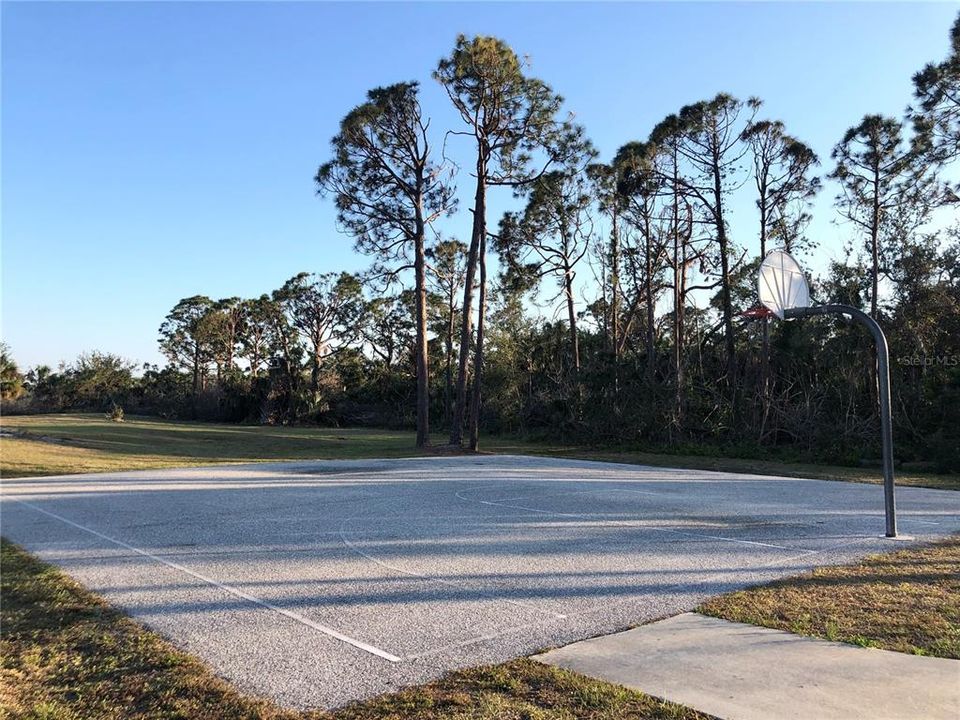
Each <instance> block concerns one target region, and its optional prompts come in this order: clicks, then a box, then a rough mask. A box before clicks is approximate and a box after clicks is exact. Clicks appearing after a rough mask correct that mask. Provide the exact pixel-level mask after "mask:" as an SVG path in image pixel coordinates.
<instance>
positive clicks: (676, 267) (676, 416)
mask: <svg viewBox="0 0 960 720" xmlns="http://www.w3.org/2000/svg"><path fill="white" fill-rule="evenodd" d="M679 182H680V174H679V170H678V166H677V153H676V149H674V152H673V405H674V407H673V421H674V423H675V424H676V425H677V427H679V426H680V425H681V423H682V418H683V364H682V358H683V303H684V302H685V300H686V297H685V295H686V293H685V292H684V286H685V284H686V274H687V252H686V241H685V240H684V241H681V240H680V192H679V187H680V186H679Z"/></svg>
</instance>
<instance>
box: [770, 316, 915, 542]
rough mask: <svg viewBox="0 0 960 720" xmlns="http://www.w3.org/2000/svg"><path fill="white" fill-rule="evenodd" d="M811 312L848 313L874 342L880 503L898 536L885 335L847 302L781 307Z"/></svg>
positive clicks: (891, 532)
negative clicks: (879, 447)
mask: <svg viewBox="0 0 960 720" xmlns="http://www.w3.org/2000/svg"><path fill="white" fill-rule="evenodd" d="M814 315H849V316H850V317H852V318H853V319H854V320H856V321H857V322H859V323H860V324H861V325H864V326H866V328H867V329H868V330H869V331H870V334H871V335H873V340H874V342H875V343H876V345H877V385H878V390H879V393H878V394H879V397H880V440H881V445H882V447H883V503H884V509H885V510H886V516H887V537H891V538H892V537H896V536H897V507H896V500H895V498H894V493H893V421H892V419H891V416H890V351H889V350H888V348H887V338H886V336H885V335H884V334H883V330H882V329H881V328H880V326H879V325H878V324H877V321H876V320H874V319H873V318H872V317H870V316H869V315H867V314H866V313H865V312H863V311H862V310H858V309H857V308H855V307H851V306H849V305H817V306H816V307H805V308H789V309H787V310H784V312H783V317H784V319H787V320H790V319H793V318H802V317H812V316H814Z"/></svg>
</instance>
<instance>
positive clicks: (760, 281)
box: [757, 250, 810, 320]
mask: <svg viewBox="0 0 960 720" xmlns="http://www.w3.org/2000/svg"><path fill="white" fill-rule="evenodd" d="M757 296H758V297H759V298H760V304H761V305H763V306H764V307H766V308H768V309H769V310H770V312H772V313H773V314H774V315H776V316H777V317H778V318H780V319H781V320H783V316H784V313H785V312H786V311H787V310H792V309H793V308H804V307H809V305H810V288H809V287H808V285H807V276H806V275H805V274H804V272H803V270H802V269H801V268H800V264H799V263H798V262H797V261H796V260H794V259H793V258H792V257H791V256H790V255H788V254H787V253H785V252H784V251H783V250H771V251H770V252H768V253H767V256H766V257H765V258H764V259H763V262H762V263H760V272H759V273H758V275H757Z"/></svg>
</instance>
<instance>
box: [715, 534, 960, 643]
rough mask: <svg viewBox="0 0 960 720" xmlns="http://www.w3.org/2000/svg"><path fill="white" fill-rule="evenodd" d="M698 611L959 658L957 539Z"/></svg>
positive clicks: (817, 573) (734, 596)
mask: <svg viewBox="0 0 960 720" xmlns="http://www.w3.org/2000/svg"><path fill="white" fill-rule="evenodd" d="M698 611H699V612H701V613H704V614H706V615H712V616H714V617H719V618H724V619H726V620H733V621H735V622H742V623H749V624H751V625H761V626H763V627H769V628H775V629H778V630H786V631H788V632H792V633H796V634H798V635H807V636H811V637H819V638H824V639H826V640H835V641H839V642H846V643H853V644H855V645H861V646H864V647H875V648H882V649H884V650H896V651H899V652H906V653H913V654H915V655H932V656H935V657H944V658H954V659H960V535H954V536H952V537H950V538H949V539H946V540H943V541H941V542H937V543H932V544H930V545H924V546H918V547H912V548H908V549H906V550H900V551H897V552H891V553H884V554H882V555H873V556H870V557H867V558H865V559H864V560H862V561H861V562H859V563H856V564H852V565H843V566H837V567H825V568H818V569H816V570H814V571H813V572H811V573H807V574H805V575H800V576H797V577H794V578H788V579H785V580H780V581H777V582H774V583H771V584H769V585H763V586H759V587H754V588H749V589H747V590H742V591H739V592H734V593H730V594H728V595H722V596H720V597H718V598H714V599H712V600H709V601H707V602H706V603H704V604H703V605H701V606H700V607H699V608H698Z"/></svg>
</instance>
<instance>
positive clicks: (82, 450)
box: [0, 414, 960, 490]
mask: <svg viewBox="0 0 960 720" xmlns="http://www.w3.org/2000/svg"><path fill="white" fill-rule="evenodd" d="M0 426H2V427H3V428H5V429H10V430H15V431H17V432H19V433H22V435H20V436H19V437H14V438H10V437H5V438H4V439H3V440H2V443H0V448H2V451H0V474H2V475H3V477H8V478H12V477H29V476H37V475H61V474H72V473H83V472H108V471H112V470H138V469H147V468H158V467H176V466H186V465H199V464H205V463H229V462H253V461H267V460H307V459H334V458H366V457H408V456H413V455H417V454H419V453H418V452H417V451H416V449H415V448H414V446H413V445H414V435H413V433H412V432H408V431H403V430H370V429H357V428H351V429H339V428H314V427H271V426H250V425H218V424H214V423H196V422H174V421H168V420H158V419H154V418H128V419H127V421H126V422H123V423H114V422H110V421H108V420H106V419H105V418H104V417H103V416H102V415H96V414H57V415H28V416H13V417H6V418H3V419H2V421H0ZM41 438H45V439H46V440H47V441H44V440H42V439H41ZM49 440H55V441H56V442H50V441H49ZM434 442H435V444H438V445H439V444H442V443H443V442H445V438H442V437H440V436H436V437H435V439H434ZM482 448H483V449H484V450H485V451H486V452H493V453H517V454H528V455H544V456H549V457H563V458H582V459H585V460H604V461H608V462H623V463H636V464H640V465H654V466H659V467H684V468H691V469H695V470H721V471H726V472H745V473H756V474H758V475H781V476H786V477H809V478H820V479H822V480H843V481H849V482H869V483H880V482H881V477H880V472H879V470H876V469H867V468H849V467H836V466H830V465H817V464H812V463H786V462H778V461H774V460H746V459H736V458H718V457H704V456H699V455H675V454H667V453H650V452H632V451H626V452H615V451H611V450H602V449H596V448H590V447H583V446H563V445H556V444H548V443H534V442H525V441H521V440H516V439H511V438H502V437H486V438H483V442H482ZM897 484H898V485H901V486H911V485H912V486H916V487H932V488H939V489H945V490H960V474H957V473H953V474H941V475H936V474H927V473H916V472H913V473H906V472H901V473H898V474H897Z"/></svg>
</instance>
